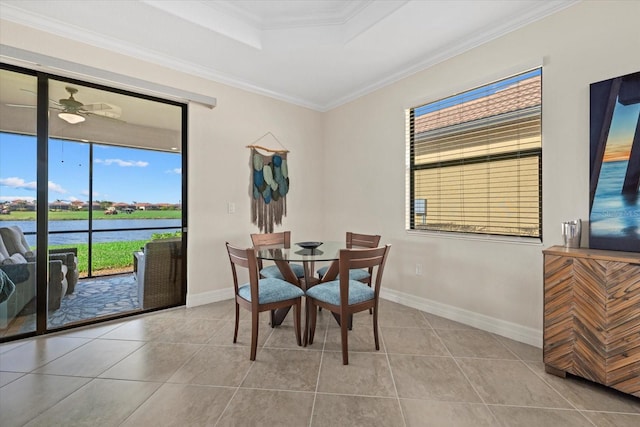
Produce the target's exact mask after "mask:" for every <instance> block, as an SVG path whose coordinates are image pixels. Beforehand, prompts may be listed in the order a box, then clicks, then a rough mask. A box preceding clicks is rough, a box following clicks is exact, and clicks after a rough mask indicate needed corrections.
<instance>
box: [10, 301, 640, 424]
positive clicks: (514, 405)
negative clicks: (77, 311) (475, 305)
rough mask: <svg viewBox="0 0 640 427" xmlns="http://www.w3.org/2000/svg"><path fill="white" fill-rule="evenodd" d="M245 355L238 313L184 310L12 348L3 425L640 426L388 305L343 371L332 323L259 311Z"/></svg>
mask: <svg viewBox="0 0 640 427" xmlns="http://www.w3.org/2000/svg"><path fill="white" fill-rule="evenodd" d="M242 313H243V314H242V316H243V317H242V321H241V326H240V336H239V340H238V343H237V344H235V345H234V344H233V343H232V342H231V341H232V335H233V302H231V301H225V302H220V303H215V304H209V305H206V306H200V307H195V308H189V309H187V308H178V309H173V310H168V311H163V312H158V313H155V314H150V315H145V316H142V317H138V318H135V319H127V320H121V321H118V322H113V323H108V324H101V325H98V326H93V327H88V328H83V329H78V330H74V331H68V332H64V333H59V334H56V335H50V336H47V337H41V338H36V339H28V340H22V341H16V342H11V343H5V344H3V345H0V387H1V388H0V425H2V426H3V427H10V426H22V425H28V426H63V425H64V426H76V425H92V426H100V427H102V426H147V425H151V426H173V425H175V426H189V425H192V426H232V425H236V426H243V427H245V426H253V425H255V426H262V425H273V426H367V427H375V426H385V427H392V426H474V427H477V426H536V427H538V426H562V427H571V426H603V427H609V426H611V427H613V426H616V427H624V426H633V427H637V426H640V399H638V398H635V397H632V396H629V395H625V394H622V393H619V392H616V391H615V390H612V389H608V388H606V387H602V386H599V385H596V384H593V383H590V382H588V381H585V380H582V379H579V378H576V377H569V378H567V379H561V378H557V377H554V376H551V375H548V374H546V373H545V372H544V366H543V364H542V352H541V350H540V349H538V348H535V347H531V346H529V345H526V344H522V343H518V342H515V341H512V340H509V339H506V338H503V337H500V336H497V335H493V334H490V333H487V332H483V331H480V330H477V329H473V328H471V327H468V326H465V325H462V324H459V323H455V322H452V321H449V320H446V319H443V318H440V317H436V316H433V315H430V314H428V313H423V312H421V311H418V310H414V309H411V308H408V307H404V306H402V305H399V304H395V303H392V302H388V301H382V302H381V313H380V327H381V331H380V332H381V336H382V337H381V338H382V340H381V341H382V342H381V349H380V351H378V352H376V351H375V348H374V344H373V334H372V328H371V324H370V321H371V317H370V316H369V314H368V313H366V312H365V313H360V314H359V315H357V316H356V318H355V319H354V328H353V331H352V332H351V333H350V335H349V339H350V341H349V348H350V356H349V357H350V364H349V365H348V366H343V365H342V363H341V353H340V334H339V329H338V327H337V325H336V323H335V321H333V319H331V318H330V316H328V315H327V313H326V311H323V312H321V313H320V315H319V322H320V323H319V327H318V330H317V331H316V338H315V341H314V343H313V345H311V346H309V347H307V348H301V347H297V346H296V345H295V339H294V334H293V326H292V323H291V320H290V318H291V316H289V317H288V319H287V320H286V321H285V323H284V324H283V325H282V326H280V327H278V328H275V329H271V328H270V327H269V325H268V316H267V315H266V313H265V314H263V316H262V319H261V329H260V331H261V334H260V339H259V344H260V348H259V349H258V355H257V360H256V361H255V362H250V361H249V347H248V339H249V337H250V324H249V322H248V319H249V317H248V313H247V312H244V311H243V312H242Z"/></svg>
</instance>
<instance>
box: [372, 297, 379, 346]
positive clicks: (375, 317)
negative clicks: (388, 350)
mask: <svg viewBox="0 0 640 427" xmlns="http://www.w3.org/2000/svg"><path fill="white" fill-rule="evenodd" d="M373 339H374V340H375V342H376V350H380V341H379V340H378V306H377V305H376V306H374V307H373Z"/></svg>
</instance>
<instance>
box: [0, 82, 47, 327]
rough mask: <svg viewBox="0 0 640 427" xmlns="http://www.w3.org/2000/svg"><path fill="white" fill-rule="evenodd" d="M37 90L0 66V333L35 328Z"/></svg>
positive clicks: (34, 85) (35, 84) (31, 84)
mask: <svg viewBox="0 0 640 427" xmlns="http://www.w3.org/2000/svg"><path fill="white" fill-rule="evenodd" d="M36 90H37V79H36V77H35V76H32V75H26V74H22V73H18V72H13V71H10V70H4V69H3V70H0V94H2V102H1V103H0V338H8V337H12V336H16V335H20V334H23V333H29V332H34V331H35V330H36V310H37V307H36V294H37V281H36V262H35V241H36V200H37V192H36V190H37V185H36V182H37V161H38V157H37V140H36V137H35V134H36V96H35V94H36Z"/></svg>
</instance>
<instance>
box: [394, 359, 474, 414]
mask: <svg viewBox="0 0 640 427" xmlns="http://www.w3.org/2000/svg"><path fill="white" fill-rule="evenodd" d="M389 361H390V363H391V374H392V375H393V378H394V380H395V383H396V388H397V389H398V396H399V397H406V398H413V399H428V400H443V401H449V402H469V403H479V402H481V400H480V397H479V396H478V394H477V393H476V392H475V391H474V390H473V387H471V384H470V383H469V381H468V380H467V379H466V378H465V376H464V375H463V374H462V371H461V370H460V368H458V365H457V364H456V362H455V361H454V360H453V358H451V357H428V356H409V355H399V354H389Z"/></svg>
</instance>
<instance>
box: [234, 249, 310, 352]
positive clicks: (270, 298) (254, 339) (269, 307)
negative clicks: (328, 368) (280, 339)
mask: <svg viewBox="0 0 640 427" xmlns="http://www.w3.org/2000/svg"><path fill="white" fill-rule="evenodd" d="M226 246H227V253H228V254H229V261H230V262H231V272H232V273H233V287H234V291H235V300H236V304H235V305H236V324H235V329H234V331H233V342H234V343H235V342H236V341H237V339H238V324H239V321H240V307H243V308H245V309H247V310H249V311H250V312H251V353H250V356H249V359H250V360H256V351H257V348H258V325H259V323H258V319H259V315H260V313H261V312H263V311H273V310H276V309H279V308H286V307H293V312H294V313H293V315H294V322H293V323H294V329H295V334H296V340H297V342H298V345H302V340H301V335H300V309H301V306H302V296H303V295H304V292H303V291H302V289H300V288H299V287H297V286H295V285H292V284H291V283H289V282H285V281H284V280H281V279H277V278H273V277H270V278H262V279H260V278H259V273H258V260H257V258H256V250H255V249H254V248H247V249H243V248H238V247H234V246H231V245H230V244H229V242H227V243H226ZM238 267H241V268H246V269H247V270H248V272H249V282H248V283H246V284H244V285H239V284H238Z"/></svg>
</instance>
